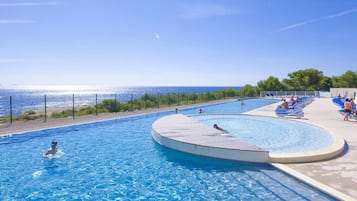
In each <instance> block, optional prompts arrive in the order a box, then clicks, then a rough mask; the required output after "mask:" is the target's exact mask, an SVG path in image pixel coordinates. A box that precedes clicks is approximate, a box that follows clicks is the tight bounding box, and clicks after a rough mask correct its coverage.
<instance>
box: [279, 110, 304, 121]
mask: <svg viewBox="0 0 357 201" xmlns="http://www.w3.org/2000/svg"><path fill="white" fill-rule="evenodd" d="M275 114H276V115H277V116H278V117H284V116H295V117H297V118H301V117H303V116H304V112H303V111H302V109H301V108H299V107H298V108H281V107H277V108H276V109H275Z"/></svg>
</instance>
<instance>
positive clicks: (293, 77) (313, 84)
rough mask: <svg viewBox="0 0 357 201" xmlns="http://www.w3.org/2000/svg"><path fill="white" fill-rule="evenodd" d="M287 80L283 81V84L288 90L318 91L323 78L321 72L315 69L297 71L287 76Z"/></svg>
mask: <svg viewBox="0 0 357 201" xmlns="http://www.w3.org/2000/svg"><path fill="white" fill-rule="evenodd" d="M288 76H289V79H284V80H283V84H284V85H285V86H287V88H288V89H289V90H318V89H320V88H321V81H322V80H323V78H324V75H323V73H322V71H319V70H316V69H312V68H311V69H305V70H299V71H295V72H292V73H289V74H288Z"/></svg>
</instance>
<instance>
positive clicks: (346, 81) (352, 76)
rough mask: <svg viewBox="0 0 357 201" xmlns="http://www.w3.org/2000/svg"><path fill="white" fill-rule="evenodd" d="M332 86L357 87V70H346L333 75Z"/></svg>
mask: <svg viewBox="0 0 357 201" xmlns="http://www.w3.org/2000/svg"><path fill="white" fill-rule="evenodd" d="M332 86H333V87H336V88H339V87H340V88H356V87H357V71H356V72H353V71H351V70H349V71H347V72H345V73H344V74H342V75H341V76H333V77H332Z"/></svg>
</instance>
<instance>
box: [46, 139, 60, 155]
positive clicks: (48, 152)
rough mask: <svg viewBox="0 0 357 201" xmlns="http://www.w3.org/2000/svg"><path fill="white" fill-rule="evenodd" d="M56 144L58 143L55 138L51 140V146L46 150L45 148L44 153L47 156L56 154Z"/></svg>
mask: <svg viewBox="0 0 357 201" xmlns="http://www.w3.org/2000/svg"><path fill="white" fill-rule="evenodd" d="M57 144H58V142H57V141H56V140H53V141H52V143H51V148H49V149H48V150H47V152H46V153H45V155H46V156H47V155H50V154H51V155H54V154H56V152H57Z"/></svg>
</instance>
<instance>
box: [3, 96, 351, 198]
mask: <svg viewBox="0 0 357 201" xmlns="http://www.w3.org/2000/svg"><path fill="white" fill-rule="evenodd" d="M226 101H227V100H226ZM186 107H188V106H183V108H186ZM275 108H276V104H272V105H268V106H265V107H262V108H258V109H256V110H252V111H250V112H247V114H252V115H262V116H273V117H276V116H275V113H274V110H275ZM174 109H175V107H171V108H160V109H150V110H149V109H148V110H142V111H137V112H130V113H120V114H100V115H98V116H88V117H78V118H76V119H75V120H73V119H72V118H65V119H56V120H50V121H48V122H46V123H43V122H42V121H34V122H32V121H31V122H26V123H14V124H13V125H10V126H6V125H0V135H7V134H13V133H19V132H26V131H30V130H38V129H44V128H52V127H59V126H67V125H73V124H81V123H87V122H94V121H99V120H107V119H116V118H120V117H125V116H133V115H140V114H145V113H155V112H160V111H167V110H174ZM179 109H180V107H179ZM337 109H339V108H338V107H337V106H335V105H334V104H333V103H332V100H331V99H330V98H321V99H318V98H316V99H315V100H314V101H313V102H312V103H311V104H309V105H308V106H307V107H305V108H304V109H303V111H304V113H305V117H304V118H302V119H294V120H296V121H302V122H306V123H311V124H316V125H319V126H322V127H325V128H327V129H329V130H330V131H331V132H333V133H334V134H336V135H339V136H341V137H343V138H344V139H345V140H346V142H347V144H348V147H349V148H348V150H347V151H346V153H345V154H344V155H343V156H340V157H337V158H335V159H332V160H328V161H322V162H311V163H296V164H288V165H280V164H279V165H276V164H274V165H276V166H277V167H278V168H280V169H283V170H284V171H288V172H290V173H291V174H293V175H295V176H297V177H298V178H301V179H302V180H304V181H307V182H308V183H311V184H313V185H316V186H320V188H321V189H324V188H325V189H326V191H327V192H329V193H331V191H330V189H329V188H331V189H335V190H336V191H338V192H334V194H338V193H339V192H340V193H341V194H339V197H340V198H342V200H357V134H356V128H357V121H355V120H351V121H348V122H346V121H343V117H342V116H341V115H340V114H339V113H338V112H337ZM289 119H293V118H290V117H289ZM322 184H324V185H325V186H323V185H322Z"/></svg>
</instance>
